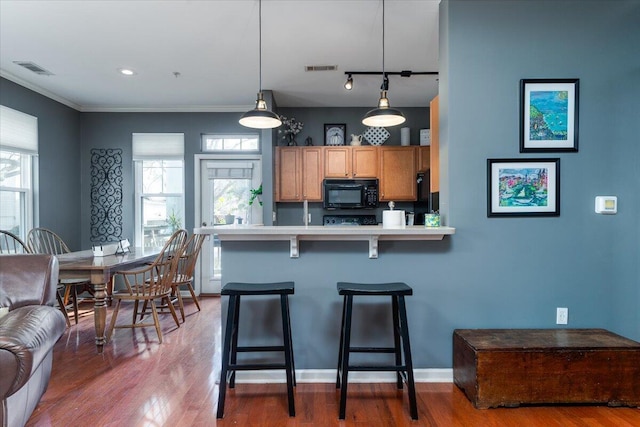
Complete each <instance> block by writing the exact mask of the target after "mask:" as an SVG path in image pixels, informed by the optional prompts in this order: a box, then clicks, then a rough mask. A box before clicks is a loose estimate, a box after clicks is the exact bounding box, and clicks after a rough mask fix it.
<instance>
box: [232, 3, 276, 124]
mask: <svg viewBox="0 0 640 427" xmlns="http://www.w3.org/2000/svg"><path fill="white" fill-rule="evenodd" d="M258 32H259V34H260V36H259V45H260V49H259V51H260V56H259V89H258V96H257V99H256V108H254V109H253V110H250V111H247V112H246V113H244V114H243V115H242V117H240V120H239V122H240V124H241V125H242V126H246V127H249V128H254V129H273V128H277V127H278V126H280V125H281V124H282V120H280V117H278V115H277V114H276V113H274V112H273V111H270V110H269V109H268V108H267V103H266V102H265V100H264V97H263V95H262V0H259V2H258Z"/></svg>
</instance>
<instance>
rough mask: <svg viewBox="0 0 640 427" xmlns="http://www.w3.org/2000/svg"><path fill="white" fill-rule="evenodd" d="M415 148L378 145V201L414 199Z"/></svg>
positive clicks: (415, 193) (416, 193)
mask: <svg viewBox="0 0 640 427" xmlns="http://www.w3.org/2000/svg"><path fill="white" fill-rule="evenodd" d="M416 148H417V147H399V146H395V147H393V146H389V147H380V201H381V202H386V201H394V202H399V201H414V200H416V199H417V197H418V189H417V185H416V159H415V156H416Z"/></svg>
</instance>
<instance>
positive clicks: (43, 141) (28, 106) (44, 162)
mask: <svg viewBox="0 0 640 427" xmlns="http://www.w3.org/2000/svg"><path fill="white" fill-rule="evenodd" d="M43 78H46V77H43ZM0 104H2V105H4V106H7V107H9V108H13V109H15V110H18V111H22V112H23V113H26V114H30V115H32V116H35V117H37V118H38V152H39V159H40V161H39V170H38V173H39V175H40V178H39V183H40V186H39V191H40V194H39V201H40V204H39V205H40V206H39V211H38V212H37V215H39V217H40V221H39V224H40V226H41V227H46V228H50V229H52V230H55V231H56V233H58V234H59V235H60V236H61V237H62V238H63V239H64V241H65V242H66V243H67V245H69V247H70V248H71V249H72V250H80V249H81V244H80V242H81V232H82V230H81V229H80V227H78V224H80V191H81V190H80V189H81V182H82V181H83V178H82V176H81V175H80V170H79V168H78V165H79V164H80V138H79V135H80V113H79V112H78V111H76V110H74V109H73V108H69V107H67V106H65V105H63V104H60V103H59V102H57V101H54V100H52V99H50V98H47V97H44V96H42V95H40V94H37V93H35V92H33V91H30V90H28V89H25V88H24V87H22V86H20V85H17V84H15V83H13V82H11V81H9V80H6V79H4V78H0ZM86 176H88V175H86Z"/></svg>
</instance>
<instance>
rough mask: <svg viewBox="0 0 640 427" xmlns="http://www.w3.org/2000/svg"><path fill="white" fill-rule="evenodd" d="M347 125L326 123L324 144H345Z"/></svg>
mask: <svg viewBox="0 0 640 427" xmlns="http://www.w3.org/2000/svg"><path fill="white" fill-rule="evenodd" d="M346 134H347V125H346V124H344V123H331V124H325V125H324V145H345V136H346Z"/></svg>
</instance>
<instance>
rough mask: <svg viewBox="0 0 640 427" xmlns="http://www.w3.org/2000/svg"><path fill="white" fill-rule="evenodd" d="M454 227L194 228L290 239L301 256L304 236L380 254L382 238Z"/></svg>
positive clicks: (435, 234)
mask: <svg viewBox="0 0 640 427" xmlns="http://www.w3.org/2000/svg"><path fill="white" fill-rule="evenodd" d="M455 231H456V229H455V228H453V227H424V226H410V227H405V228H383V227H382V226H381V225H377V226H376V225H364V226H336V227H330V226H318V225H310V226H262V225H222V226H212V227H200V228H196V229H194V233H197V234H216V235H217V236H218V238H219V239H220V240H221V241H225V240H286V241H289V249H290V250H289V256H290V257H291V258H298V257H299V256H300V251H299V242H300V241H301V240H325V241H327V240H329V241H341V240H345V241H347V240H348V241H353V240H363V241H368V242H369V258H378V242H379V241H381V240H442V239H443V238H444V236H446V235H451V234H454V233H455Z"/></svg>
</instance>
